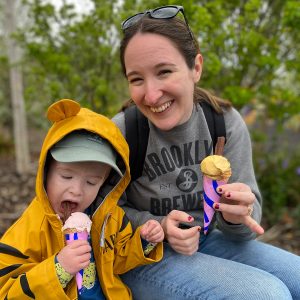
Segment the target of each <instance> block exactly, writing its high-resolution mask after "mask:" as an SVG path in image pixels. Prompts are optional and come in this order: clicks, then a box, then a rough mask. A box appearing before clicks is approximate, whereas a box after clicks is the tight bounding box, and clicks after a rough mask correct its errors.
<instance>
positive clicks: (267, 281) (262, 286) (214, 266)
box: [122, 229, 300, 300]
mask: <svg viewBox="0 0 300 300" xmlns="http://www.w3.org/2000/svg"><path fill="white" fill-rule="evenodd" d="M122 279H123V281H124V282H125V283H126V284H127V285H128V286H129V287H130V288H131V290H132V293H133V298H134V299H135V300H138V299H140V300H148V299H152V300H157V299H162V300H184V299H186V300H194V299H197V300H198V299H199V300H200V299H201V300H202V299H210V300H215V299H216V300H220V299H228V300H248V299H249V300H267V299H268V300H286V299H294V300H299V299H300V257H299V256H297V255H294V254H292V253H289V252H287V251H284V250H282V249H279V248H276V247H273V246H271V245H268V244H265V243H262V242H259V241H256V240H251V241H244V242H236V241H231V240H229V239H227V238H226V237H225V236H224V235H223V233H221V232H220V231H219V230H216V229H215V230H213V231H212V232H211V233H210V234H209V235H208V236H207V237H203V238H201V241H200V247H199V250H198V252H196V253H195V254H194V255H192V256H185V255H182V254H178V253H176V252H175V251H173V250H172V248H171V247H170V246H169V245H168V243H165V244H164V257H163V259H162V261H160V262H159V263H156V264H152V265H147V266H141V267H139V268H136V269H134V270H131V271H130V272H127V273H126V274H124V275H122Z"/></svg>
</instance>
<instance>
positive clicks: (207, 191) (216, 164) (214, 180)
mask: <svg viewBox="0 0 300 300" xmlns="http://www.w3.org/2000/svg"><path fill="white" fill-rule="evenodd" d="M200 169H201V171H202V173H203V190H204V192H203V200H204V202H203V210H204V234H207V232H208V228H209V225H210V223H211V221H212V219H213V216H214V213H215V210H214V208H213V205H214V203H219V202H220V198H221V195H220V194H219V193H218V192H217V188H218V186H220V185H223V184H226V183H227V181H228V179H229V177H230V176H231V168H230V163H229V161H228V160H227V159H226V158H225V157H224V156H221V155H210V156H208V157H206V158H205V159H203V161H202V162H201V164H200Z"/></svg>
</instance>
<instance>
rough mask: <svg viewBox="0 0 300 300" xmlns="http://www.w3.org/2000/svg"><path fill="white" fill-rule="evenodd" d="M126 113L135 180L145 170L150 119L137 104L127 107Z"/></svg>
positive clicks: (127, 137) (132, 170) (132, 174)
mask: <svg viewBox="0 0 300 300" xmlns="http://www.w3.org/2000/svg"><path fill="white" fill-rule="evenodd" d="M124 113H125V126H126V140H127V143H128V145H129V166H130V173H131V180H132V181H134V180H136V179H137V178H139V177H140V176H141V175H142V172H143V167H144V161H145V157H146V150H147V146H148V137H149V124H148V119H147V118H146V117H145V116H144V115H143V114H142V113H141V112H140V111H139V110H138V109H137V107H136V105H133V106H130V107H128V108H126V109H125V111H124Z"/></svg>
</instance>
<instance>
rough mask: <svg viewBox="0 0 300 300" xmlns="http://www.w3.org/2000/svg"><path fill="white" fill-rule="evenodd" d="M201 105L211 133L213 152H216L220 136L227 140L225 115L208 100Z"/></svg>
mask: <svg viewBox="0 0 300 300" xmlns="http://www.w3.org/2000/svg"><path fill="white" fill-rule="evenodd" d="M200 105H201V107H202V110H203V113H204V115H205V119H206V122H207V126H208V129H209V133H210V136H211V139H212V141H213V150H214V151H213V153H215V148H216V144H217V141H218V137H224V138H225V142H226V128H225V121H224V115H223V114H221V113H217V112H216V111H215V110H214V109H213V107H212V106H211V105H210V104H209V103H207V102H206V101H202V102H200Z"/></svg>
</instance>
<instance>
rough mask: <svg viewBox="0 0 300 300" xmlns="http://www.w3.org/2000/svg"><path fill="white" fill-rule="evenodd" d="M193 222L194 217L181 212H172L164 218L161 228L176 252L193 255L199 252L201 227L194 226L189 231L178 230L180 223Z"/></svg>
mask: <svg viewBox="0 0 300 300" xmlns="http://www.w3.org/2000/svg"><path fill="white" fill-rule="evenodd" d="M193 221H194V218H193V217H191V216H190V215H188V214H187V213H185V212H183V211H179V210H172V211H171V212H170V213H169V214H168V215H167V216H165V217H164V218H163V220H162V222H161V226H162V228H163V230H164V232H165V238H166V239H167V240H168V242H169V244H170V246H171V247H172V248H173V249H174V250H175V251H176V252H178V253H181V254H185V255H192V254H194V253H195V252H196V251H197V250H198V247H199V238H200V229H201V227H200V226H194V227H191V228H189V229H180V228H178V226H179V224H180V223H183V222H184V223H190V222H193Z"/></svg>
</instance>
